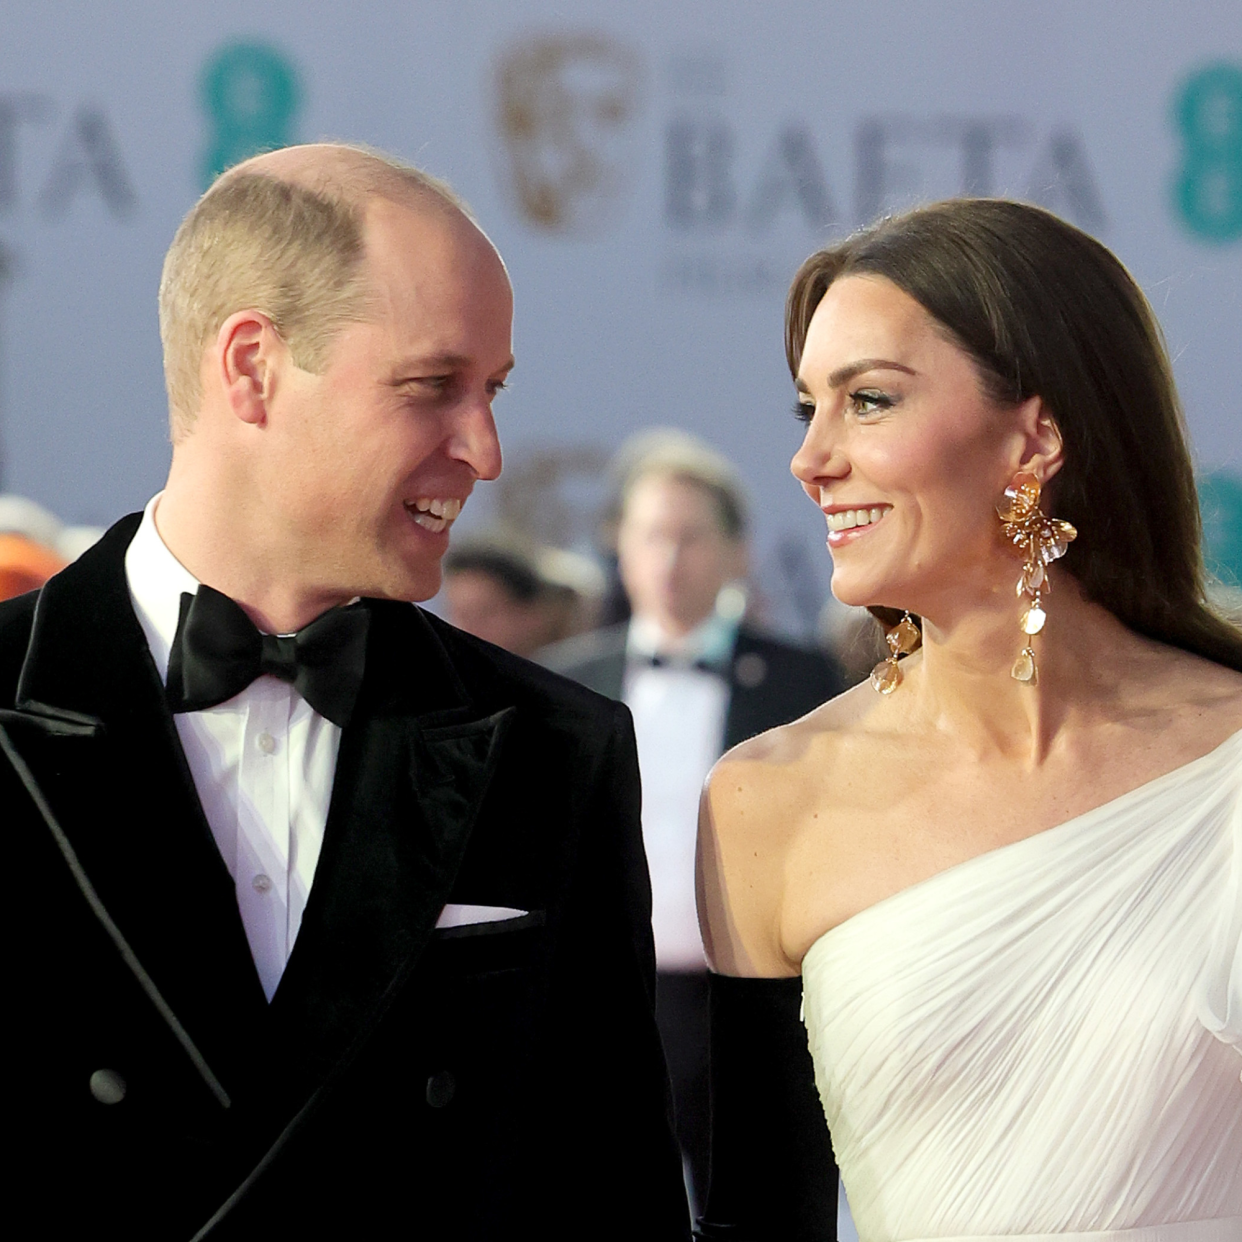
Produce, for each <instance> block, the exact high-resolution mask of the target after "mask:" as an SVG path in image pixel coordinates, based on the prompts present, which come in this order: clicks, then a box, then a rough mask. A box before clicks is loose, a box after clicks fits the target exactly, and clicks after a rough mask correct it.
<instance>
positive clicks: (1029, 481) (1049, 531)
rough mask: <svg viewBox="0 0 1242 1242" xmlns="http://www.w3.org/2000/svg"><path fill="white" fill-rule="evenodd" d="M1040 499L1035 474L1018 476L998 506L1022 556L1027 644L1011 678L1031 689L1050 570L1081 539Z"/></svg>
mask: <svg viewBox="0 0 1242 1242" xmlns="http://www.w3.org/2000/svg"><path fill="white" fill-rule="evenodd" d="M1039 496H1040V486H1039V480H1038V479H1037V478H1036V477H1035V476H1034V475H1033V474H1018V475H1015V476H1014V479H1013V482H1012V483H1010V484H1009V486H1008V487H1007V488H1005V499H1004V500H1003V501H1002V502H1001V503H1000V504H999V505H997V506H996V514H997V516H998V517H999V518H1000V520H1001V527H1002V529H1003V530H1004V532H1005V538H1006V539H1008V540H1009V542H1010V543H1012V544H1013V545H1014V547H1015V548H1016V549H1017V550H1018V552H1019V553H1020V555H1021V556H1022V576H1021V577H1020V578H1019V579H1018V597H1019V598H1020V599H1023V602H1024V603H1025V604H1026V607H1025V608H1024V609H1023V611H1022V616H1021V618H1020V620H1019V622H1018V624H1019V625H1020V626H1021V628H1022V633H1023V634H1024V635H1025V636H1026V642H1025V644H1024V646H1023V648H1022V650H1021V651H1020V652H1019V653H1018V658H1017V659H1016V660H1015V661H1014V662H1013V668H1012V669H1011V670H1010V676H1011V677H1012V678H1013V679H1014V680H1015V681H1021V682H1025V683H1026V684H1027V685H1031V686H1034V685H1037V684H1038V682H1039V669H1038V667H1037V666H1036V664H1035V650H1034V648H1033V647H1032V646H1031V639H1032V638H1033V637H1034V636H1035V635H1036V634H1038V633H1039V632H1040V631H1041V630H1042V629H1043V628H1044V622H1045V621H1046V620H1047V619H1048V614H1047V613H1046V612H1045V611H1044V596H1045V595H1047V594H1048V593H1049V592H1050V591H1051V590H1052V582H1051V581H1050V580H1049V578H1048V566H1049V565H1051V564H1052V562H1053V561H1056V560H1060V558H1061V557H1063V556H1064V555H1065V552H1066V549H1067V548H1068V547H1069V545H1070V544H1071V543H1073V541H1074V540H1075V539H1077V538H1078V532H1077V531H1076V530H1075V529H1074V528H1073V527H1072V526H1071V525H1070V524H1069V523H1068V522H1062V521H1061V520H1060V519H1059V518H1050V517H1045V515H1044V513H1043V511H1042V510H1041V509H1040V507H1039ZM873 675H874V674H873Z"/></svg>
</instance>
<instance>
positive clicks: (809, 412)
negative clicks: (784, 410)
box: [793, 399, 815, 423]
mask: <svg viewBox="0 0 1242 1242" xmlns="http://www.w3.org/2000/svg"><path fill="white" fill-rule="evenodd" d="M793 416H794V418H796V419H797V420H798V422H800V423H809V422H810V421H811V419H813V418H814V417H815V402H814V401H802V400H801V399H799V400H798V401H795V402H794V407H793Z"/></svg>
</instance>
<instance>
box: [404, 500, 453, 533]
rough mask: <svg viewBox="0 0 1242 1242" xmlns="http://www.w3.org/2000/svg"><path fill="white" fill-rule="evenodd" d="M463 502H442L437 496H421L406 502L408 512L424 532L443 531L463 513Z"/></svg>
mask: <svg viewBox="0 0 1242 1242" xmlns="http://www.w3.org/2000/svg"><path fill="white" fill-rule="evenodd" d="M462 503H463V502H462V501H460V500H441V499H440V498H439V497H437V496H420V497H419V498H418V499H417V500H407V501H406V502H405V508H406V511H407V512H408V513H409V515H410V516H411V517H412V518H413V519H414V521H415V522H416V523H417V524H418V525H419V526H421V527H423V529H424V530H430V531H441V530H443V529H444V528H445V527H446V526H447V525H448V524H449V523H450V522H453V521H456V519H457V515H458V514H459V513H461V506H462Z"/></svg>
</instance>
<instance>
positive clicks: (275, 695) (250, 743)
mask: <svg viewBox="0 0 1242 1242" xmlns="http://www.w3.org/2000/svg"><path fill="white" fill-rule="evenodd" d="M158 503H159V496H158V495H157V496H155V497H154V498H153V499H152V500H151V501H150V502H149V503H148V504H147V507H146V510H145V512H144V513H143V515H142V524H141V525H140V526H139V528H138V533H137V534H136V535H135V536H134V539H133V542H132V543H131V544H130V545H129V550H128V552H127V553H126V556H125V574H126V578H127V579H128V582H129V593H130V599H131V600H132V601H133V605H134V611H135V613H137V616H138V621H139V624H140V625H141V626H142V630H143V633H144V634H145V635H146V638H147V643H148V645H149V646H150V648H151V655H152V657H153V658H154V660H155V667H156V669H157V670H158V671H159V675H160V679H161V681H163V680H165V679H166V678H167V676H168V656H169V651H170V649H171V647H172V641H173V638H174V636H175V635H176V632H177V619H178V616H179V615H180V610H181V594H182V592H189V593H190V594H196V593H197V591H198V587H199V583H198V581H197V579H195V578H194V576H193V575H192V574H191V573H190V572H189V571H188V570H187V569H186V568H185V567H184V566H183V565H182V564H181V563H180V562H179V561H178V560H177V559H176V557H174V556H173V554H172V553H171V552H170V551H169V550H168V548H167V547H166V546H165V544H164V541H163V540H162V539H161V538H160V535H159V531H158V530H156V527H155V510H156V506H157V504H158ZM173 719H174V722H175V723H176V726H177V733H178V734H179V736H180V738H181V745H182V748H183V749H184V751H185V757H186V760H187V762H188V763H189V767H190V774H191V776H192V777H193V778H194V786H195V789H196V790H197V792H198V798H199V801H200V802H201V803H202V807H203V811H204V813H205V814H206V817H207V823H208V824H209V825H210V827H211V831H212V835H213V836H214V837H215V840H216V845H217V847H218V848H219V850H220V856H221V857H222V858H223V859H224V863H225V866H227V867H228V869H229V874H230V875H231V876H232V877H233V882H234V884H235V885H236V889H237V905H238V909H239V910H240V911H241V918H242V924H243V926H244V927H245V929H246V937H247V939H248V940H249V942H250V951H251V953H252V954H253V955H254V962H255V966H256V967H257V969H258V972H259V979H260V981H261V983H262V984H263V991H264V992H265V993H266V995H267V998H268V1000H271V998H272V996H273V994H274V993H275V991H276V987H277V985H278V984H279V982H280V977H281V975H282V974H283V973H284V969H285V965H286V964H287V962H288V961H289V955H290V954H291V953H292V952H293V945H294V942H295V941H296V939H297V935H298V929H299V927H300V926H301V924H302V914H303V911H304V910H305V909H306V901H307V897H308V896H309V894H310V889H311V883H312V881H313V880H314V877H315V866H316V864H317V863H318V861H319V851H320V848H321V846H322V845H323V834H324V827H325V825H326V823H327V819H328V804H329V801H330V799H331V797H332V782H333V778H334V776H335V774H336V757H337V751H338V749H339V747H340V741H341V731H340V729H339V728H338V727H337V726H336V725H334V724H333V723H332V722H331V721H329V720H325V719H324V717H322V716H320V715H319V714H318V713H317V712H315V711H313V710H312V709H311V707H310V705H309V704H308V703H307V702H306V700H305V699H303V698H302V696H301V695H300V694H298V693H297V691H296V690H294V688H293V687H292V686H291V685H289V684H288V683H286V682H283V681H280V680H278V679H277V678H275V677H268V676H263V677H259V678H257V679H256V680H255V681H254V682H252V683H251V684H250V686H249V687H248V688H247V689H245V690H243V691H242V692H241V693H240V694H238V695H236V696H234V697H233V698H231V699H229V700H228V701H227V702H226V703H221V704H220V705H219V706H218V707H212V708H208V709H207V710H206V711H201V712H184V713H179V714H177V715H176V716H174V717H173Z"/></svg>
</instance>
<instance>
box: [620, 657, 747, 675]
mask: <svg viewBox="0 0 1242 1242" xmlns="http://www.w3.org/2000/svg"><path fill="white" fill-rule="evenodd" d="M637 662H638V663H639V664H643V665H646V666H647V667H648V668H692V669H694V670H695V671H696V672H699V673H718V674H720V676H722V677H723V676H724V674H725V664H726V663H727V662H720V661H712V660H704V659H702V658H700V659H697V660H681V659H678V658H677V657H676V656H666V655H661V654H660V653H659V652H658V651H657V652H654V653H653V654H651V655H648V656H640V657H638V661H637Z"/></svg>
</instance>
